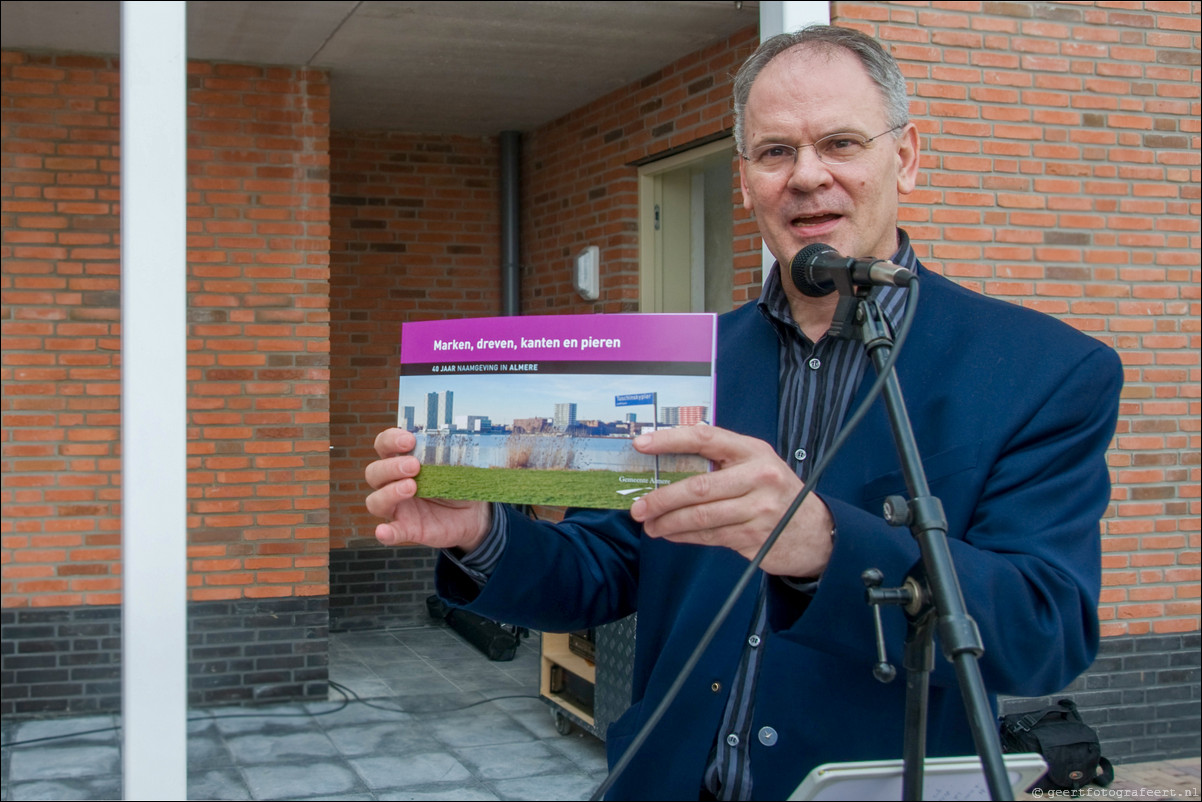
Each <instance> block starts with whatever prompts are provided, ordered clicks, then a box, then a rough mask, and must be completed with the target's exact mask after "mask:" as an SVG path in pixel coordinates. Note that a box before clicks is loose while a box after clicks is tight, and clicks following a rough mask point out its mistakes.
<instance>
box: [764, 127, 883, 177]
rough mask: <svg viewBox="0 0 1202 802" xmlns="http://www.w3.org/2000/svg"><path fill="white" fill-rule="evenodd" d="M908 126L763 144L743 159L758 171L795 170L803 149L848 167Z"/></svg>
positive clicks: (820, 159) (826, 162)
mask: <svg viewBox="0 0 1202 802" xmlns="http://www.w3.org/2000/svg"><path fill="white" fill-rule="evenodd" d="M905 125H906V124H905V123H903V124H901V125H895V126H893V127H892V128H890V129H889V130H888V131H883V132H882V133H879V134H877V135H876V136H871V137H864V136H861V135H860V134H831V135H830V136H824V137H822V139H819V140H818V141H817V142H811V143H810V144H808V145H798V146H797V147H794V146H792V145H781V144H779V143H772V144H768V145H760V146H759V147H758V148H755V149H754V150H752V151H751V152H750V153H745V154H743V158H744V159H746V160H747V161H748V162H750V163H751V166H752V167H754V168H755V169H757V170H762V171H763V172H766V173H774V172H777V171H779V170H785V169H792V168H793V166H794V165H795V164H797V153H798V152H799V151H800V150H801V149H802V148H813V149H814V154H815V155H816V156H817V157H818V160H819V161H821V162H822V163H823V164H847V163H848V162H853V161H855V160H856V159H858V158H859V157H860V156H863V155H864V153H865V152H866V151H867V150H868V149H869V148H868V146H869V145H870V144H872V141H873V140H874V139H880V138H881V137H883V136H884V135H885V134H891V133H893V132H894V131H896V130H897V129H899V128H904V127H905Z"/></svg>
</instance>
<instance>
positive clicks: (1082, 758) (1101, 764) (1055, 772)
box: [1001, 699, 1114, 795]
mask: <svg viewBox="0 0 1202 802" xmlns="http://www.w3.org/2000/svg"><path fill="white" fill-rule="evenodd" d="M1001 739H1002V751H1003V752H1011V753H1014V752H1038V753H1039V754H1040V755H1042V756H1043V759H1044V760H1045V761H1046V762H1047V764H1048V773H1047V774H1045V775H1044V776H1043V778H1042V779H1040V781H1039V782H1037V783H1036V784H1035V785H1034V786H1032V787H1033V788H1042V789H1044V790H1045V791H1046V790H1065V791H1072V792H1073V793H1074V795H1075V794H1076V792H1078V791H1080V790H1081V789H1082V788H1084V787H1085V786H1086V785H1089V784H1090V783H1094V784H1095V785H1100V786H1102V787H1103V788H1105V787H1106V786H1108V785H1110V783H1111V782H1112V781H1113V780H1114V767H1112V766H1111V765H1110V761H1109V760H1107V759H1106V758H1104V757H1102V747H1101V744H1099V743H1098V734H1097V733H1096V732H1094V730H1093V728H1092V727H1090V726H1089V725H1088V724H1086V723H1085V722H1084V721H1082V720H1081V714H1080V713H1078V712H1077V705H1076V704H1075V703H1074V702H1073V701H1072V700H1071V699H1061V700H1059V701H1058V702H1057V704H1056V706H1055V707H1045V708H1044V709H1043V710H1034V711H1031V712H1030V713H1012V714H1010V715H1008V716H1003V717H1002V720H1001Z"/></svg>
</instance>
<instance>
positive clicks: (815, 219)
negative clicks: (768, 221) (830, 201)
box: [790, 214, 839, 228]
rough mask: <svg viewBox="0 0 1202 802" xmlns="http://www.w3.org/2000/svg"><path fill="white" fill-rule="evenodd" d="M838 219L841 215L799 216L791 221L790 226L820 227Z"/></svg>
mask: <svg viewBox="0 0 1202 802" xmlns="http://www.w3.org/2000/svg"><path fill="white" fill-rule="evenodd" d="M838 218H839V215H837V214H814V215H798V216H797V217H794V218H793V219H792V220H791V221H790V224H791V225H794V226H798V227H800V228H808V227H809V226H818V225H822V224H823V223H829V222H831V221H833V220H837V219H838Z"/></svg>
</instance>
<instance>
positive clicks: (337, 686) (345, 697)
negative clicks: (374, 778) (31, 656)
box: [0, 680, 542, 749]
mask: <svg viewBox="0 0 1202 802" xmlns="http://www.w3.org/2000/svg"><path fill="white" fill-rule="evenodd" d="M327 684H328V685H329V686H330V688H332V689H333V690H336V691H338V693H340V694H341V695H342V702H341V703H340V704H339V705H338V706H337V707H335V708H333V709H331V710H323V711H321V712H319V713H222V714H218V715H209V716H196V717H191V718H189V719H188V723H189V724H191V723H192V722H197V721H215V720H217V719H227V718H307V717H317V716H329V715H332V714H334V713H339V712H341V711H343V710H345V709H346V708H347V707H349V706H350V705H351V704H352V703H358V704H361V705H364V706H365V707H370V708H373V709H375V710H383V711H385V712H389V713H410V712H412V711H408V710H402V709H400V708H397V707H387V706H385V705H378V704H372V700H370V699H364V698H362V697H361V696H359V694H357V693H355V692H354V691H353V690H352V689H350V688H348V687H346V686H345V685H343V684H341V683H338V682H335V681H334V680H327ZM391 698H396V697H391ZM502 699H534V700H540V701H541V699H542V697H541V696H537V695H533V694H529V693H516V694H508V695H506V696H493V697H490V698H488V699H481V700H479V701H477V702H472V703H471V704H466V705H462V706H460V707H452V708H447V709H444V710H438V711H430V712H438V713H458V712H460V711H462V710H470V709H471V708H473V707H478V706H480V705H483V704H487V703H489V702H498V701H500V700H502ZM120 730H121V725H120V724H114V725H113V726H111V727H100V728H98V729H94V730H80V731H79V732H68V733H63V734H62V735H47V736H45V737H42V738H29V739H28V740H24V741H13V742H11V743H6V744H0V749H8V748H9V747H19V746H29V745H31V744H38V743H43V742H45V741H61V740H64V739H67V738H78V737H80V736H83V735H95V734H97V733H101V732H119V731H120Z"/></svg>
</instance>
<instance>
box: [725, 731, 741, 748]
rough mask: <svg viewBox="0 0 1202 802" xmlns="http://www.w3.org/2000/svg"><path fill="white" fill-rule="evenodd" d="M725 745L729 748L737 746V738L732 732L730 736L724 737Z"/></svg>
mask: <svg viewBox="0 0 1202 802" xmlns="http://www.w3.org/2000/svg"><path fill="white" fill-rule="evenodd" d="M726 743H727V744H728V745H730V746H738V745H739V736H737V735H735V734H734V733H733V732H732V733H731V734H730V735H727V736H726Z"/></svg>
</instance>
